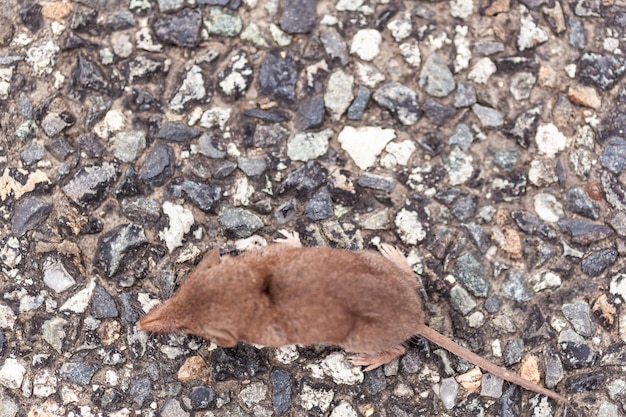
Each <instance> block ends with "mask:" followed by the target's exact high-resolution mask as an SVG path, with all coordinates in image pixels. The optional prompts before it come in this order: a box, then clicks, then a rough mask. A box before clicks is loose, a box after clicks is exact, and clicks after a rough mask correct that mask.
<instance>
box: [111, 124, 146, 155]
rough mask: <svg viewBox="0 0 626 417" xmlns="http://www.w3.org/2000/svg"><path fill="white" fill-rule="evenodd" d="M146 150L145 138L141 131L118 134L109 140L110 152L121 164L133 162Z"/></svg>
mask: <svg viewBox="0 0 626 417" xmlns="http://www.w3.org/2000/svg"><path fill="white" fill-rule="evenodd" d="M145 148H146V137H145V135H144V134H143V132H141V131H128V132H119V133H117V134H116V135H115V136H113V138H111V152H112V153H113V155H114V156H115V157H116V158H117V159H119V160H120V161H122V162H133V161H134V160H135V159H137V158H138V157H139V156H140V155H141V153H142V152H143V150H144V149H145Z"/></svg>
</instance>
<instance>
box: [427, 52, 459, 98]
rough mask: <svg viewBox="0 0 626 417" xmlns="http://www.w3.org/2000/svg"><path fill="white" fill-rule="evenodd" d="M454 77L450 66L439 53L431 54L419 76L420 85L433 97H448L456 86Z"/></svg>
mask: <svg viewBox="0 0 626 417" xmlns="http://www.w3.org/2000/svg"><path fill="white" fill-rule="evenodd" d="M455 85H456V84H455V81H454V77H453V75H452V71H450V68H448V66H447V65H446V64H445V63H444V62H443V61H442V60H441V58H440V57H439V56H438V55H435V54H433V55H430V56H429V57H428V58H427V59H426V62H425V63H424V66H423V67H422V71H421V72H420V76H419V86H420V87H421V88H423V89H424V91H426V93H427V94H429V95H431V96H433V97H446V96H448V95H449V94H450V93H451V92H452V91H454V87H455Z"/></svg>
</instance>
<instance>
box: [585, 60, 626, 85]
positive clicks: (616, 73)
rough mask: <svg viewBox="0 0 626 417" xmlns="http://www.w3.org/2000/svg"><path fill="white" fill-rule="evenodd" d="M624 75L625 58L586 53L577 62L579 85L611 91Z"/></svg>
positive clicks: (625, 71)
mask: <svg viewBox="0 0 626 417" xmlns="http://www.w3.org/2000/svg"><path fill="white" fill-rule="evenodd" d="M624 73H626V58H624V57H620V56H617V55H612V54H608V53H604V54H599V53H596V52H586V53H585V54H584V55H583V56H582V57H581V58H580V60H579V61H578V69H577V70H576V77H577V78H578V80H580V82H581V83H583V84H587V85H592V86H594V87H596V88H599V89H601V90H604V91H609V90H611V89H612V88H613V87H614V86H615V85H617V83H619V82H620V81H621V79H622V77H623V76H624Z"/></svg>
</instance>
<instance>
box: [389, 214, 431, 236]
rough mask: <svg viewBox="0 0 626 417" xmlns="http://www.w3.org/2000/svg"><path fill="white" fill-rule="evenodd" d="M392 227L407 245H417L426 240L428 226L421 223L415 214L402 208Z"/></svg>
mask: <svg viewBox="0 0 626 417" xmlns="http://www.w3.org/2000/svg"><path fill="white" fill-rule="evenodd" d="M394 225H395V226H396V227H397V233H398V235H399V236H400V239H401V240H402V241H403V242H404V243H406V244H407V245H417V244H418V243H419V242H422V241H423V240H424V239H425V238H426V233H427V228H428V224H424V223H422V221H421V220H420V219H419V215H418V213H417V212H415V211H413V210H407V209H406V208H402V210H400V211H399V212H398V214H396V217H395V219H394Z"/></svg>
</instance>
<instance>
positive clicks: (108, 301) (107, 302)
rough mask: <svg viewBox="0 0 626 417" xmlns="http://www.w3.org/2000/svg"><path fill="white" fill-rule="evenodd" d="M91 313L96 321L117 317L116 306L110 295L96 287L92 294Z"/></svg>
mask: <svg viewBox="0 0 626 417" xmlns="http://www.w3.org/2000/svg"><path fill="white" fill-rule="evenodd" d="M91 302H92V308H91V312H92V314H93V316H94V317H95V318H97V319H112V318H115V317H117V316H118V313H117V306H116V305H115V301H113V297H111V294H109V293H108V292H107V290H105V289H104V288H102V287H100V286H98V287H96V289H95V290H94V292H93V298H92V300H91Z"/></svg>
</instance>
